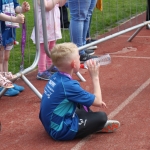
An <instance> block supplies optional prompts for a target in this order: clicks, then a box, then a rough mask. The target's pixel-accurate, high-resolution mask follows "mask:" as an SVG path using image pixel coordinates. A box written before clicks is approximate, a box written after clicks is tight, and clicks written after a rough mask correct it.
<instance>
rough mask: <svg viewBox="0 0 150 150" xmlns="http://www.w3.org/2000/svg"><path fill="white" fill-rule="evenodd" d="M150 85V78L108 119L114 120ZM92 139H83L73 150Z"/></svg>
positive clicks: (78, 148)
mask: <svg viewBox="0 0 150 150" xmlns="http://www.w3.org/2000/svg"><path fill="white" fill-rule="evenodd" d="M149 84H150V78H149V79H148V80H147V81H146V82H144V83H143V84H142V85H141V86H140V87H139V88H138V89H137V90H136V91H135V92H134V93H133V94H131V95H130V96H129V97H128V98H127V99H126V100H125V101H124V102H123V103H121V104H120V105H119V106H118V107H117V108H116V109H115V110H114V111H112V112H111V113H110V114H109V115H108V118H109V119H112V118H113V117H115V116H116V115H117V114H118V113H119V112H120V111H121V110H123V108H124V107H125V106H126V105H128V104H129V103H130V102H131V101H132V100H133V99H134V98H135V97H136V96H137V95H138V94H139V93H140V92H142V91H143V90H144V89H145V88H146V87H147V86H148V85H149ZM91 137H92V135H90V136H88V137H86V138H83V139H82V140H81V141H80V142H78V143H77V144H76V145H75V146H74V147H73V148H71V150H80V149H81V147H82V146H84V145H85V144H86V143H87V142H88V140H89V139H90V138H91Z"/></svg>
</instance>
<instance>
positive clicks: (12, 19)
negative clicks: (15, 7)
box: [0, 13, 24, 23]
mask: <svg viewBox="0 0 150 150" xmlns="http://www.w3.org/2000/svg"><path fill="white" fill-rule="evenodd" d="M0 20H2V21H9V22H15V23H24V15H23V14H18V15H17V16H16V17H15V16H9V15H6V14H4V13H0Z"/></svg>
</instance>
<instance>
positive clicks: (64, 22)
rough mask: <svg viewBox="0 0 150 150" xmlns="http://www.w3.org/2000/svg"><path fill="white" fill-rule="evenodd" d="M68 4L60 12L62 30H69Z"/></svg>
mask: <svg viewBox="0 0 150 150" xmlns="http://www.w3.org/2000/svg"><path fill="white" fill-rule="evenodd" d="M66 5H67V4H65V5H63V6H62V7H59V10H60V23H61V28H62V29H69V24H70V22H69V18H68V10H67V6H66Z"/></svg>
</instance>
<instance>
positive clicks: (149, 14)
mask: <svg viewBox="0 0 150 150" xmlns="http://www.w3.org/2000/svg"><path fill="white" fill-rule="evenodd" d="M146 21H150V0H147V10H146ZM147 29H150V24H148V25H147Z"/></svg>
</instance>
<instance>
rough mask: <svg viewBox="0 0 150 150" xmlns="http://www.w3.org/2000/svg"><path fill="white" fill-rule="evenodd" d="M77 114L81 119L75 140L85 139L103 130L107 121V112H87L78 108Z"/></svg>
mask: <svg viewBox="0 0 150 150" xmlns="http://www.w3.org/2000/svg"><path fill="white" fill-rule="evenodd" d="M76 114H77V115H78V117H79V129H78V132H77V134H76V136H75V138H83V137H86V136H88V135H90V134H93V133H95V132H97V131H99V130H101V129H102V128H103V127H104V125H105V123H106V121H107V115H106V113H105V112H92V111H89V112H86V111H85V110H84V109H83V108H82V109H78V108H77V110H76Z"/></svg>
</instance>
